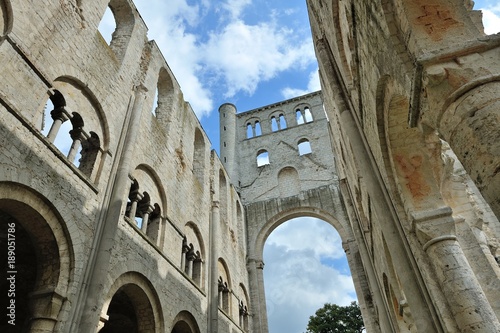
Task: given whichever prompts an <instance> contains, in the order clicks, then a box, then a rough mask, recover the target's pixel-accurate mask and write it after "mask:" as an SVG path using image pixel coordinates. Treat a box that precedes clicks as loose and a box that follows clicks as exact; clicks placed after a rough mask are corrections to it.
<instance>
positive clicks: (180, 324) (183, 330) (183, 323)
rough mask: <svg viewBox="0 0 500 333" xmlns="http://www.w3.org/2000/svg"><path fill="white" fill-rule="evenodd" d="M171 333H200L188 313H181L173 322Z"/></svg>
mask: <svg viewBox="0 0 500 333" xmlns="http://www.w3.org/2000/svg"><path fill="white" fill-rule="evenodd" d="M171 333H200V328H199V327H198V323H197V322H196V319H195V318H194V316H193V315H192V314H191V313H190V312H188V311H181V312H179V313H178V314H177V316H175V318H174V320H173V324H172V331H171Z"/></svg>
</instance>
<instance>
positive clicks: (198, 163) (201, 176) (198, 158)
mask: <svg viewBox="0 0 500 333" xmlns="http://www.w3.org/2000/svg"><path fill="white" fill-rule="evenodd" d="M193 146H194V147H193V174H194V176H195V177H196V179H197V180H198V182H199V183H200V185H201V189H202V190H203V189H204V185H205V164H206V160H205V138H204V137H203V134H202V132H201V130H200V129H199V128H196V129H195V130H194V142H193Z"/></svg>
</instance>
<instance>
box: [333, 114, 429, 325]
mask: <svg viewBox="0 0 500 333" xmlns="http://www.w3.org/2000/svg"><path fill="white" fill-rule="evenodd" d="M340 120H341V124H342V127H343V128H344V131H345V133H346V134H347V135H348V137H349V141H350V143H351V147H352V150H353V153H354V154H355V155H356V159H357V160H358V162H359V163H358V165H359V166H360V172H361V174H363V177H364V179H365V180H366V184H367V190H368V192H369V194H370V198H372V200H373V205H372V207H373V210H374V211H375V214H376V216H377V217H378V222H379V223H380V225H381V229H382V230H383V232H384V237H385V239H386V241H387V246H388V248H389V251H391V254H392V256H393V259H394V262H397V263H398V265H399V271H398V272H399V278H400V279H401V285H402V286H403V289H404V293H405V295H406V297H407V300H408V304H409V305H410V309H411V311H412V314H413V317H414V318H415V324H416V326H417V329H418V331H419V332H420V331H421V332H426V333H431V332H438V329H437V328H436V325H437V322H438V319H437V318H436V317H435V313H433V312H431V309H432V308H431V305H430V304H429V303H428V302H427V300H426V299H425V297H424V293H425V292H427V291H426V290H423V289H422V288H420V286H419V283H418V279H419V278H421V277H420V276H418V275H417V274H418V273H416V272H417V271H418V270H417V269H416V267H414V266H413V263H412V261H413V260H412V257H410V256H412V253H411V252H410V249H409V245H408V244H406V243H405V241H406V236H405V234H404V232H403V230H402V227H401V225H400V221H399V219H398V217H397V214H396V212H395V211H394V207H393V206H392V205H391V204H390V203H389V202H390V201H389V199H388V198H387V196H388V194H387V193H386V192H385V190H384V189H385V188H384V187H382V179H381V177H380V174H377V173H376V170H378V169H377V168H376V167H375V166H373V167H372V165H373V164H372V160H371V159H370V155H369V154H368V149H367V148H366V145H365V143H364V140H363V139H364V138H363V136H362V135H361V133H360V131H359V129H358V126H357V124H356V121H355V119H354V117H353V115H352V114H351V112H349V111H344V112H342V113H341V115H340ZM373 163H375V162H373ZM380 306H382V305H380ZM432 310H434V309H432Z"/></svg>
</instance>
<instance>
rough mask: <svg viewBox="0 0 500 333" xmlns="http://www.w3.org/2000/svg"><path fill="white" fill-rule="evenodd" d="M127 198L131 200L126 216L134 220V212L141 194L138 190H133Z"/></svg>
mask: <svg viewBox="0 0 500 333" xmlns="http://www.w3.org/2000/svg"><path fill="white" fill-rule="evenodd" d="M129 199H130V200H131V202H132V203H131V204H130V210H129V215H128V217H129V218H130V219H131V220H132V221H134V220H135V214H136V213H137V204H138V203H139V201H141V199H142V194H140V193H139V191H134V192H133V193H132V195H130V196H129Z"/></svg>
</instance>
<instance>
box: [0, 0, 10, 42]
mask: <svg viewBox="0 0 500 333" xmlns="http://www.w3.org/2000/svg"><path fill="white" fill-rule="evenodd" d="M12 25H13V13H12V6H11V4H10V0H1V1H0V44H2V42H3V41H4V39H5V36H6V35H8V34H9V32H10V31H11V30H12Z"/></svg>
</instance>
